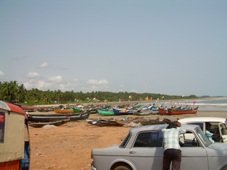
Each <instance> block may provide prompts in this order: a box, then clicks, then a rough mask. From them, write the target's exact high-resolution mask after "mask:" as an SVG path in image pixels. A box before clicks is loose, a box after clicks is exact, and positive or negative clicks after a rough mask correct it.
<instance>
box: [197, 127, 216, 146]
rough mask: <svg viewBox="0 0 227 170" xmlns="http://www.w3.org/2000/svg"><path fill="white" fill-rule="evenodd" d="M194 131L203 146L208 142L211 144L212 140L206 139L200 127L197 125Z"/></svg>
mask: <svg viewBox="0 0 227 170" xmlns="http://www.w3.org/2000/svg"><path fill="white" fill-rule="evenodd" d="M195 131H196V133H197V135H198V137H199V138H200V140H201V141H202V142H203V144H204V145H205V146H209V145H210V144H212V142H211V141H210V140H209V139H208V137H207V136H206V135H205V133H204V132H203V131H202V130H201V129H200V128H198V127H197V128H196V129H195Z"/></svg>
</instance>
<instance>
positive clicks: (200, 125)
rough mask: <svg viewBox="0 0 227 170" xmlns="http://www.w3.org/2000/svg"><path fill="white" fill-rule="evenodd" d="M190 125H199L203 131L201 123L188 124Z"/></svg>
mask: <svg viewBox="0 0 227 170" xmlns="http://www.w3.org/2000/svg"><path fill="white" fill-rule="evenodd" d="M188 124H189V125H198V126H199V127H200V128H201V129H202V130H203V123H202V122H201V123H199V122H196V123H188Z"/></svg>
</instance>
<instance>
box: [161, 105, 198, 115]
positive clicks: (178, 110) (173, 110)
mask: <svg viewBox="0 0 227 170" xmlns="http://www.w3.org/2000/svg"><path fill="white" fill-rule="evenodd" d="M197 111H198V107H196V108H192V107H189V108H181V107H179V108H159V114H160V115H182V114H196V113H197Z"/></svg>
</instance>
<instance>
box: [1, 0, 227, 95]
mask: <svg viewBox="0 0 227 170" xmlns="http://www.w3.org/2000/svg"><path fill="white" fill-rule="evenodd" d="M226 64H227V1H226V0H216V1H214V0H199V1H198V0H190V1H189V0H171V1H170V0H163V1H155V0H139V1H138V0H114V1H109V0H95V1H94V0H67V1H63V0H20V1H18V0H0V81H1V82H4V81H17V82H18V83H19V84H24V86H25V87H26V88H27V89H32V88H38V89H40V90H48V89H49V90H58V89H59V90H62V91H71V90H73V91H76V92H78V91H83V92H90V91H111V92H120V91H127V92H136V93H144V92H147V93H162V94H169V95H183V96H184V95H191V94H194V95H198V96H200V95H210V96H227V76H226V75H225V74H226V73H227V66H226Z"/></svg>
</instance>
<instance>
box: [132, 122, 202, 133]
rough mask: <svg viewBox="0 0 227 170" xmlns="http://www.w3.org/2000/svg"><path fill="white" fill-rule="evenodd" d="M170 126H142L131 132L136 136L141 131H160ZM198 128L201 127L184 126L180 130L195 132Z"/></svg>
mask: <svg viewBox="0 0 227 170" xmlns="http://www.w3.org/2000/svg"><path fill="white" fill-rule="evenodd" d="M167 126H168V124H156V125H146V126H140V127H134V128H131V129H130V132H131V133H133V134H135V133H138V132H141V131H160V130H162V129H164V128H167ZM196 127H199V126H198V125H191V124H190V125H187V124H184V125H182V126H181V127H180V128H181V129H187V130H193V129H195V128H196Z"/></svg>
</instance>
